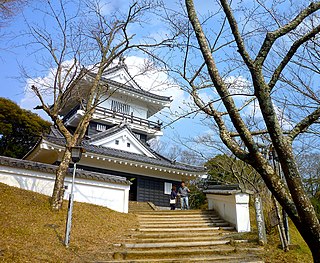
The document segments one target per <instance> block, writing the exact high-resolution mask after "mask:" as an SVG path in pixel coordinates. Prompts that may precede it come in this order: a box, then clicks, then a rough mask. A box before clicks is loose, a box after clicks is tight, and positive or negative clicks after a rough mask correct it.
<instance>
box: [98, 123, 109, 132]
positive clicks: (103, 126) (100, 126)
mask: <svg viewBox="0 0 320 263" xmlns="http://www.w3.org/2000/svg"><path fill="white" fill-rule="evenodd" d="M106 129H107V127H106V125H103V124H99V123H98V124H97V131H105V130H106Z"/></svg>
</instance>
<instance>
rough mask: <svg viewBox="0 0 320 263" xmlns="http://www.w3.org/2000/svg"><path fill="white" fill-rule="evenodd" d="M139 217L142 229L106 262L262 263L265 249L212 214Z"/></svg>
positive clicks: (148, 214) (195, 212) (193, 212)
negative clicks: (246, 238)
mask: <svg viewBox="0 0 320 263" xmlns="http://www.w3.org/2000/svg"><path fill="white" fill-rule="evenodd" d="M137 216H138V220H139V224H140V228H139V229H138V230H137V231H135V232H134V233H132V234H131V235H130V236H128V238H127V239H126V240H124V241H123V244H121V245H120V244H119V245H118V247H115V250H116V251H115V252H114V253H113V255H112V257H113V260H111V261H103V262H224V263H226V262H229V263H233V262H234V263H235V262H237V263H239V262H259V263H260V262H263V261H262V260H261V254H262V253H263V248H261V247H259V246H258V245H257V244H256V243H252V242H249V241H248V240H243V239H239V234H238V233H236V231H235V229H234V227H232V226H230V225H229V224H228V223H227V222H225V221H224V220H222V219H220V218H219V216H218V215H217V214H216V213H214V212H213V211H200V210H188V211H181V210H176V211H168V210H167V211H143V212H139V213H137ZM236 237H237V238H236ZM100 262H101V261H100Z"/></svg>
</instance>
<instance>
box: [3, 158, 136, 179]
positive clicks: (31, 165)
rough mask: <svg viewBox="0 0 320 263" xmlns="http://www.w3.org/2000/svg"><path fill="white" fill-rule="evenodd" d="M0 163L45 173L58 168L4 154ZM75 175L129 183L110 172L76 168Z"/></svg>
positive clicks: (70, 172) (70, 170)
mask: <svg viewBox="0 0 320 263" xmlns="http://www.w3.org/2000/svg"><path fill="white" fill-rule="evenodd" d="M0 165H3V166H9V167H15V168H23V169H28V170H36V171H41V172H47V173H55V172H56V170H57V168H58V166H56V165H50V164H44V163H38V162H32V161H27V160H20V159H15V158H9V157H4V156H0ZM71 175H72V169H71V168H69V176H71ZM76 177H78V178H83V179H89V180H97V181H105V182H109V183H118V184H126V185H129V184H131V183H130V182H129V181H128V180H127V179H126V178H125V177H121V176H115V175H110V174H103V173H96V172H89V171H84V170H81V169H77V172H76Z"/></svg>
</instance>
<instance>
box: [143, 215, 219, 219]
mask: <svg viewBox="0 0 320 263" xmlns="http://www.w3.org/2000/svg"><path fill="white" fill-rule="evenodd" d="M137 216H138V219H139V220H159V219H160V220H167V219H172V220H173V219H176V220H183V219H184V220H192V219H194V220H197V219H210V218H212V219H220V217H218V216H213V215H183V216H179V215H172V216H171V215H137Z"/></svg>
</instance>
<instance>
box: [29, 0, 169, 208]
mask: <svg viewBox="0 0 320 263" xmlns="http://www.w3.org/2000/svg"><path fill="white" fill-rule="evenodd" d="M81 3H83V2H81ZM84 3H85V4H81V5H80V4H79V5H78V6H77V5H76V4H74V3H73V2H68V1H65V2H64V1H63V0H61V1H59V2H58V5H56V4H53V3H52V2H51V1H48V2H47V9H45V10H43V9H41V10H40V14H41V15H44V16H45V19H44V21H49V20H50V22H51V23H52V24H50V25H44V26H39V25H37V24H29V29H30V32H29V33H30V34H31V36H32V39H33V40H32V41H31V44H32V45H34V44H36V45H38V46H40V48H42V50H39V54H43V53H41V52H43V51H46V53H45V55H43V56H42V61H44V62H49V63H50V64H48V63H45V64H44V66H45V67H46V68H47V69H48V68H51V72H50V73H51V74H50V80H51V81H49V83H46V82H44V81H41V82H39V81H38V78H34V79H33V84H32V85H31V89H32V91H33V92H34V93H35V95H36V96H37V97H38V99H39V101H40V102H41V104H40V106H37V108H38V109H43V110H44V111H45V112H46V114H47V115H48V116H49V117H50V118H51V120H52V121H53V123H54V125H55V126H56V127H57V128H58V129H59V131H60V132H61V133H62V134H63V136H64V138H65V140H66V150H65V152H64V154H63V157H62V160H61V163H60V165H59V168H58V169H57V172H56V180H55V185H54V189H53V194H52V199H51V205H52V209H54V210H59V209H60V208H61V207H62V202H63V193H64V178H65V174H66V172H67V169H68V167H69V164H70V159H71V148H72V147H74V146H77V145H80V144H81V141H82V139H83V137H84V135H85V133H86V130H87V127H88V125H89V122H90V119H91V117H92V115H93V113H94V111H95V108H96V107H97V105H98V104H99V103H101V98H102V96H103V95H105V94H106V93H107V91H108V89H109V87H108V84H107V83H105V82H103V81H102V76H103V73H104V71H105V70H106V69H107V68H108V67H109V66H110V65H112V63H115V61H116V60H119V59H120V61H121V57H122V56H123V55H124V54H125V52H127V51H129V50H133V49H136V50H138V49H146V48H148V47H149V46H152V47H156V46H161V45H166V44H167V43H168V42H169V40H168V39H164V40H160V41H159V42H155V41H153V40H150V39H148V41H142V40H140V39H136V38H135V35H134V34H131V33H130V30H129V27H131V26H133V25H135V26H139V27H140V26H142V25H143V24H144V22H145V21H144V19H145V15H146V13H147V12H148V11H150V10H153V8H155V7H156V5H154V4H153V3H152V1H139V2H138V1H135V2H132V3H131V4H130V5H128V10H127V12H126V13H123V12H122V11H121V10H115V11H114V12H112V13H110V14H108V15H105V14H104V12H105V10H104V9H103V5H102V4H101V3H100V2H99V1H85V2H84ZM72 4H73V5H72ZM70 5H71V6H70ZM70 10H72V11H73V12H72V13H71V14H70V13H69V12H70ZM52 30H53V31H52ZM47 54H49V57H48V56H47ZM81 87H82V88H81ZM83 87H86V89H84V88H83ZM84 90H85V92H84ZM48 96H49V97H50V98H49V100H50V101H49V102H48V100H47V97H48ZM70 100H77V101H78V102H80V103H82V108H83V110H84V114H83V116H82V118H81V120H80V122H79V124H78V125H77V127H76V128H75V130H74V131H73V132H71V131H70V130H68V129H67V127H66V126H65V124H64V121H63V118H62V117H61V116H60V115H63V114H61V112H62V110H63V109H64V108H65V107H66V105H68V103H69V102H70Z"/></svg>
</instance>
